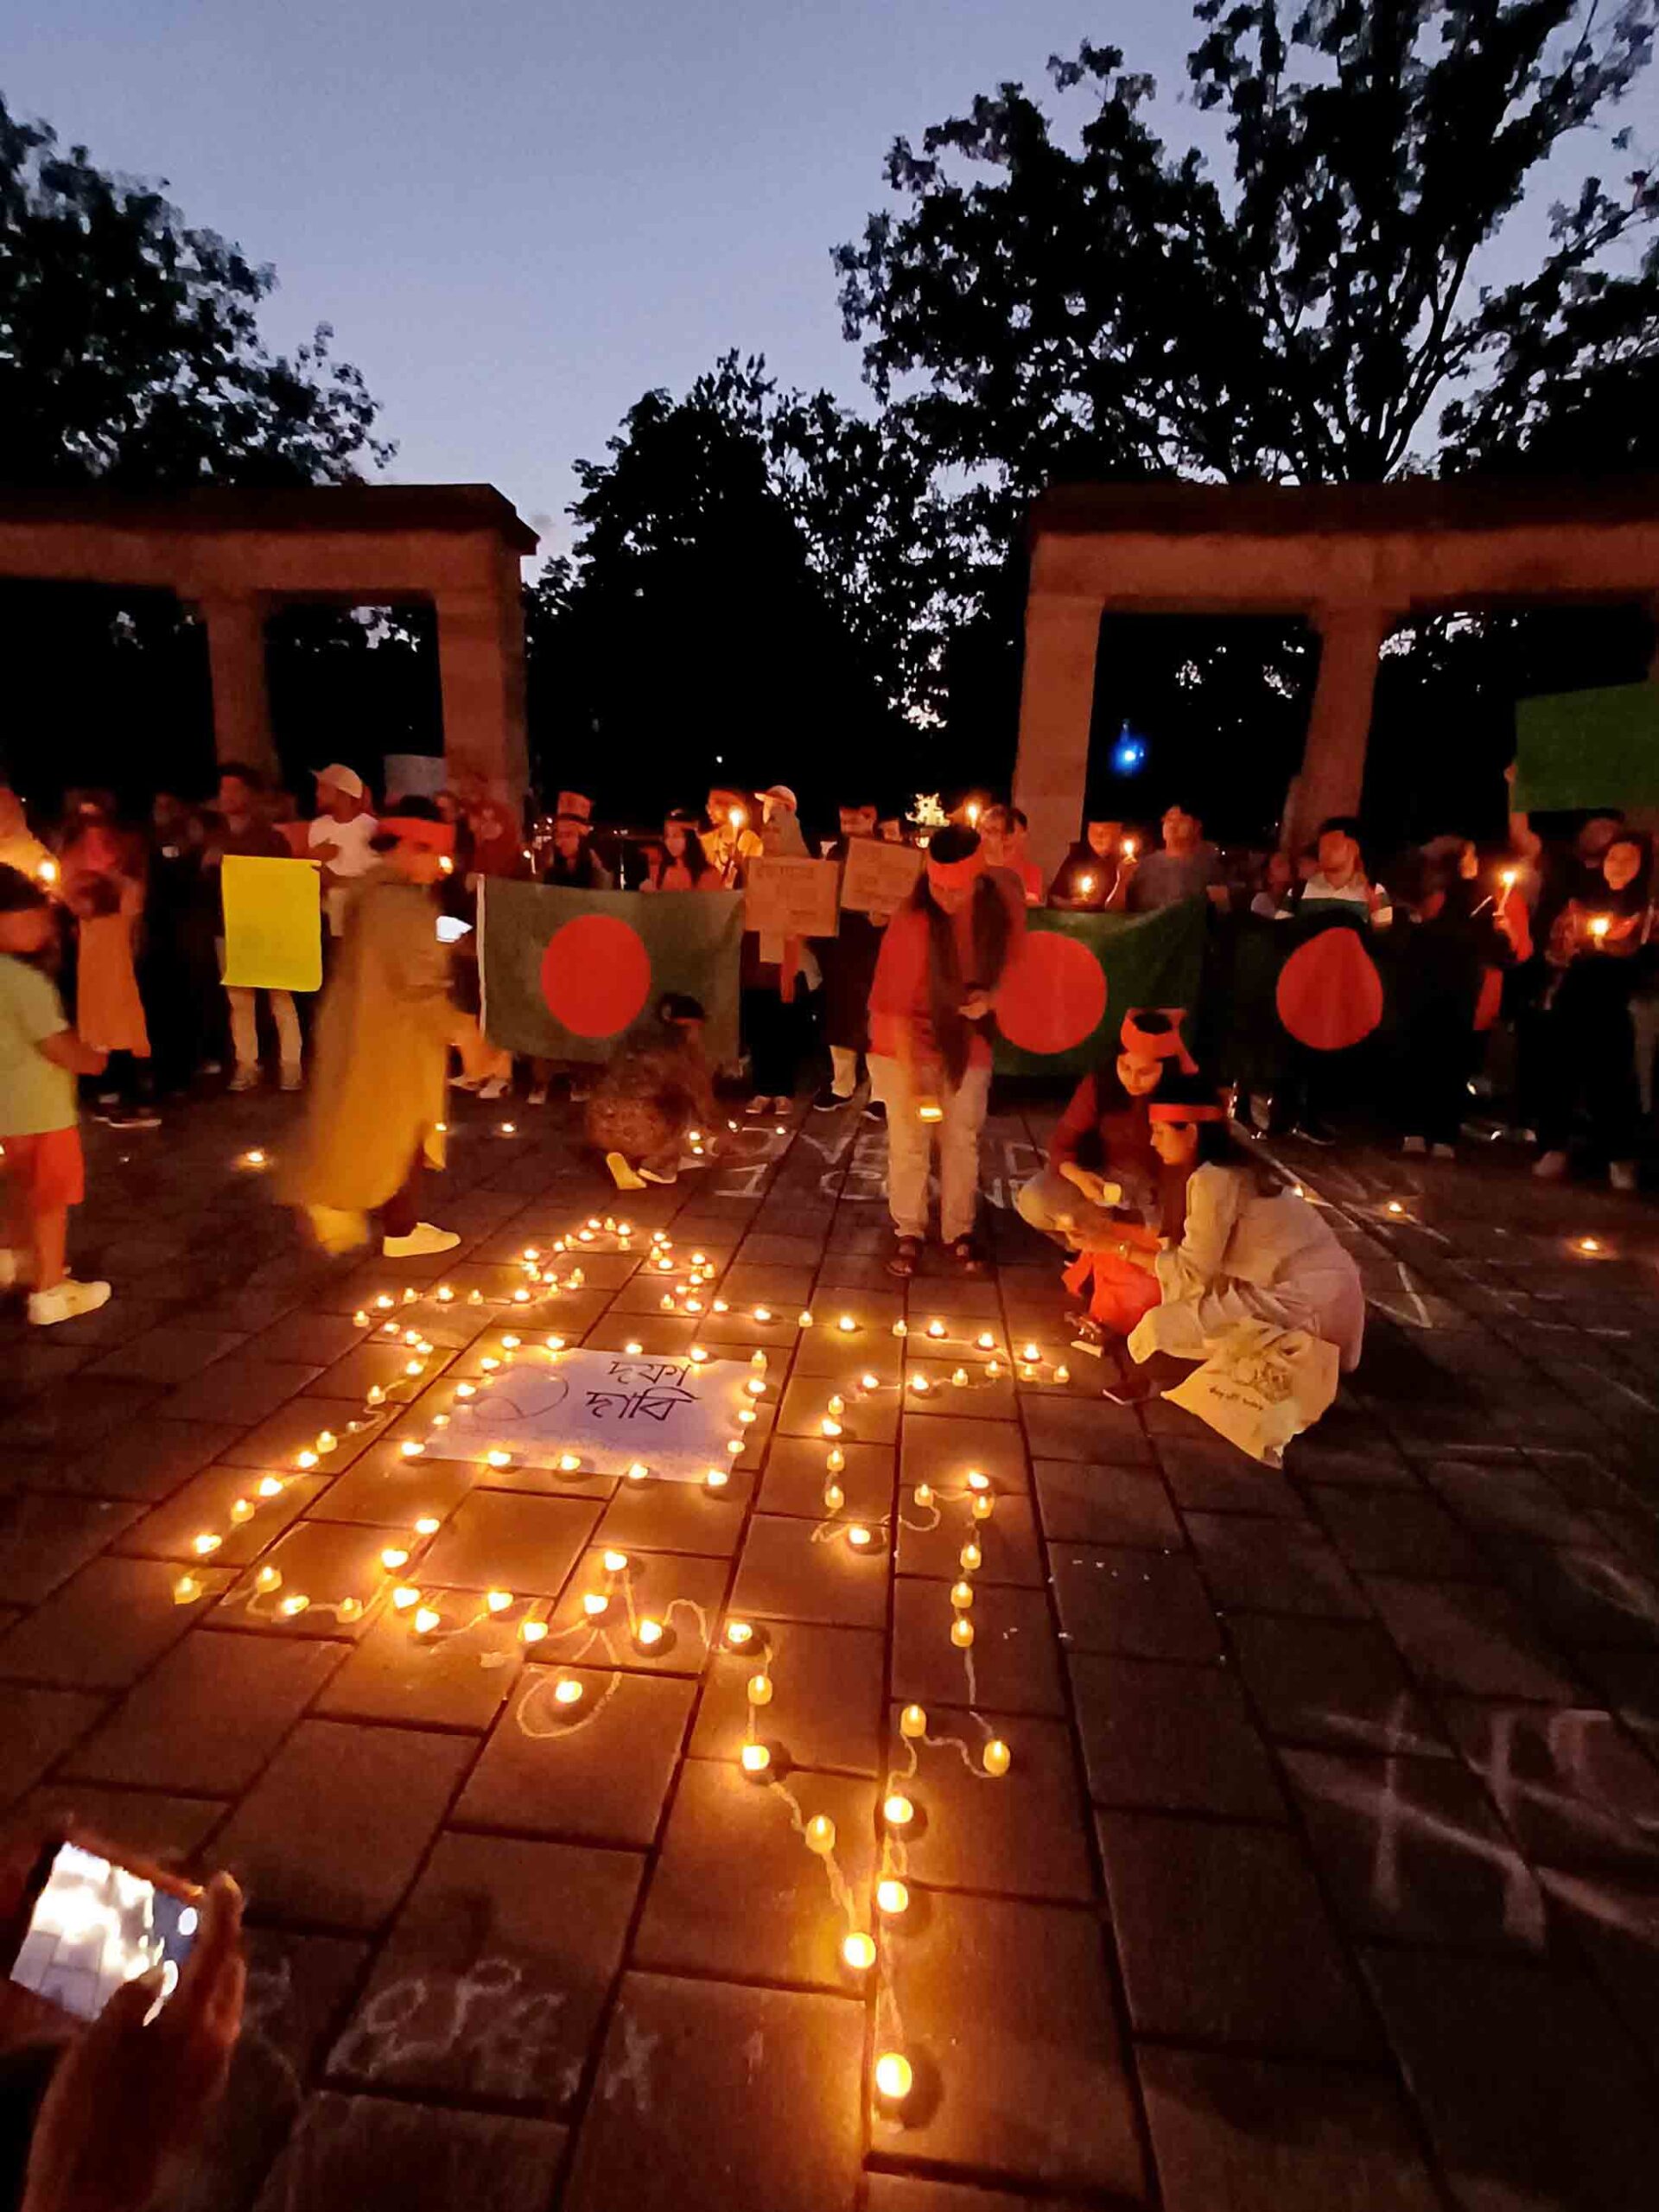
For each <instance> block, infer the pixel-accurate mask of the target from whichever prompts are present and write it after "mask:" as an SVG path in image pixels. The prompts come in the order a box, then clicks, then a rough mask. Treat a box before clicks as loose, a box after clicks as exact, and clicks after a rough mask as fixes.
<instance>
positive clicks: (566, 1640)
mask: <svg viewBox="0 0 1659 2212" xmlns="http://www.w3.org/2000/svg"><path fill="white" fill-rule="evenodd" d="M727 1573H728V1567H727V1564H726V1561H725V1560H715V1559H698V1558H695V1557H692V1556H690V1555H688V1554H683V1553H677V1552H639V1553H632V1552H631V1553H630V1554H628V1566H627V1567H626V1570H625V1572H623V1573H618V1574H613V1573H611V1571H610V1570H609V1569H608V1568H607V1567H606V1565H605V1560H604V1554H603V1553H602V1551H599V1550H594V1551H590V1552H587V1553H584V1554H583V1555H582V1559H581V1560H580V1561H579V1562H578V1565H577V1567H576V1571H575V1573H573V1574H572V1575H571V1577H570V1580H569V1583H568V1584H567V1585H566V1587H565V1592H564V1595H563V1598H562V1599H560V1600H559V1602H558V1604H557V1605H556V1606H554V1608H553V1610H552V1611H551V1612H550V1614H549V1616H548V1618H549V1620H550V1624H551V1629H552V1633H551V1635H550V1637H549V1638H548V1640H547V1642H546V1643H544V1644H543V1645H540V1646H538V1647H537V1653H536V1656H537V1658H538V1659H541V1660H544V1661H550V1662H551V1661H556V1660H559V1659H569V1660H571V1661H573V1662H576V1661H581V1660H582V1659H584V1658H586V1659H587V1660H588V1664H589V1665H591V1666H604V1665H614V1666H618V1667H626V1668H627V1669H631V1670H632V1671H633V1672H635V1673H640V1674H648V1675H696V1674H700V1673H701V1672H702V1666H703V1662H704V1660H705V1659H706V1658H707V1656H708V1652H709V1642H708V1639H709V1637H711V1636H712V1637H716V1638H717V1637H718V1636H719V1634H720V1620H721V1601H722V1599H724V1596H725V1592H726V1577H727ZM590 1594H591V1595H593V1596H594V1597H600V1596H603V1597H607V1598H608V1599H609V1600H610V1606H609V1610H608V1611H607V1612H606V1613H605V1614H604V1615H603V1616H602V1617H601V1618H594V1617H590V1616H589V1615H588V1612H587V1611H586V1608H585V1605H584V1603H583V1601H584V1599H586V1598H587V1597H588V1595H590ZM630 1600H631V1601H632V1615H631V1614H630V1611H629V1605H630ZM645 1617H650V1618H653V1619H655V1620H658V1621H660V1622H661V1623H662V1624H663V1626H664V1630H665V1633H664V1636H663V1637H662V1640H661V1642H660V1643H658V1644H657V1645H656V1646H655V1647H654V1648H651V1649H647V1648H646V1647H645V1645H643V1644H641V1643H639V1642H638V1640H637V1639H636V1638H635V1637H634V1636H633V1634H632V1623H633V1621H635V1620H637V1619H639V1618H645ZM594 1652H597V1654H598V1656H593V1654H594Z"/></svg>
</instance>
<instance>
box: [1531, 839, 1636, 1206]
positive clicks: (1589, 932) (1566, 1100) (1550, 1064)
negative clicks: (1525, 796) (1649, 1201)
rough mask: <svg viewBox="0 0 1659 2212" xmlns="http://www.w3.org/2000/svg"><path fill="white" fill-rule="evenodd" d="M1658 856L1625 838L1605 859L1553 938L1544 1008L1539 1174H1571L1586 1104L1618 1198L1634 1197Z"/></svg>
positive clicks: (1550, 1177) (1548, 1177)
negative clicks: (1636, 1012) (1640, 1045)
mask: <svg viewBox="0 0 1659 2212" xmlns="http://www.w3.org/2000/svg"><path fill="white" fill-rule="evenodd" d="M1651 874H1652V855H1651V853H1650V851H1649V847H1648V842H1647V840H1646V839H1645V838H1644V837H1640V836H1636V835H1635V834H1634V833H1633V832H1631V831H1630V830H1627V829H1621V830H1619V831H1618V834H1617V835H1616V836H1614V837H1613V839H1612V840H1611V842H1610V843H1609V844H1608V846H1607V848H1606V849H1605V852H1604V853H1603V854H1602V855H1601V861H1600V868H1599V880H1597V879H1592V880H1591V881H1590V882H1588V883H1586V884H1585V885H1583V886H1582V887H1580V893H1579V895H1577V896H1575V897H1573V898H1572V899H1568V901H1567V905H1566V906H1564V907H1563V908H1562V910H1561V912H1560V917H1559V918H1558V919H1557V921H1556V923H1555V926H1554V929H1553V931H1551V933H1550V939H1549V949H1548V953H1547V955H1546V958H1547V960H1548V964H1549V965H1550V967H1551V968H1553V969H1555V970H1556V977H1555V981H1554V985H1553V987H1552V989H1551V992H1550V995H1549V999H1548V1045H1549V1048H1550V1049H1549V1051H1548V1054H1547V1055H1546V1057H1545V1069H1546V1074H1547V1079H1546V1086H1545V1094H1544V1111H1543V1113H1542V1115H1541V1117H1540V1122H1539V1129H1538V1139H1539V1145H1540V1147H1541V1148H1540V1151H1539V1155H1538V1158H1537V1160H1535V1162H1534V1163H1533V1170H1532V1172H1533V1173H1534V1174H1535V1176H1537V1177H1538V1178H1539V1179H1540V1180H1541V1181H1542V1182H1547V1183H1550V1182H1558V1181H1559V1180H1560V1178H1561V1177H1562V1176H1563V1175H1565V1174H1566V1173H1567V1165H1568V1146H1569V1143H1570V1141H1571V1138H1572V1134H1573V1116H1574V1112H1575V1110H1576V1109H1577V1108H1578V1107H1579V1106H1580V1104H1582V1106H1583V1108H1584V1111H1585V1116H1586V1121H1587V1122H1588V1124H1589V1128H1590V1134H1591V1137H1592V1142H1593V1144H1594V1146H1595V1148H1596V1150H1597V1151H1598V1152H1599V1153H1600V1154H1601V1155H1602V1157H1603V1159H1604V1160H1605V1163H1606V1167H1607V1178H1608V1180H1609V1182H1611V1185H1612V1186H1613V1188H1614V1190H1616V1191H1634V1190H1635V1188H1636V1182H1637V1176H1636V1147H1637V1134H1638V1131H1639V1128H1640V1119H1641V1093H1640V1088H1639V1085H1638V1084H1637V1071H1636V1032H1635V1028H1634V1026H1633V1024H1632V1021H1631V1017H1630V1001H1631V998H1632V995H1633V994H1634V993H1635V992H1636V990H1637V988H1638V987H1639V986H1640V985H1642V984H1643V983H1644V982H1647V981H1648V980H1649V979H1650V977H1651V976H1652V974H1653V971H1654V966H1655V963H1656V959H1659V942H1656V926H1655V912H1654V908H1653V906H1652V904H1651V888H1650V877H1651Z"/></svg>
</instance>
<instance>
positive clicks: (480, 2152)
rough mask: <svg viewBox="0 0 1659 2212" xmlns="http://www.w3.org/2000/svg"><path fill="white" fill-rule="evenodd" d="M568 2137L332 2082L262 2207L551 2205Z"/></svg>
mask: <svg viewBox="0 0 1659 2212" xmlns="http://www.w3.org/2000/svg"><path fill="white" fill-rule="evenodd" d="M402 1264H408V1263H407V1262H404V1263H402ZM564 2142H565V2131H564V2129H563V2128H562V2127H556V2126H554V2125H553V2124H552V2123H551V2122H550V2121H549V2120H518V2119H509V2118H505V2117H503V2116H499V2115H495V2114H486V2113H467V2112H454V2111H450V2110H448V2109H442V2110H439V2109H436V2108H434V2107H428V2106H423V2105H417V2104H404V2103H397V2102H394V2101H392V2100H391V2098H389V2097H346V2096H338V2095H335V2094H333V2093H332V2092H326V2093H324V2094H321V2095H319V2096H315V2097H312V2098H311V2099H310V2100H309V2101H308V2103H307V2105H306V2107H305V2110H304V2113H302V2116H301V2120H300V2124H299V2126H297V2127H296V2130H295V2132H294V2134H293V2137H292V2139H290V2140H289V2144H288V2145H287V2147H286V2148H285V2149H284V2150H283V2154H282V2156H281V2158H279V2159H278V2160H277V2164H276V2165H275V2166H274V2167H273V2168H272V2170H271V2173H270V2179H269V2181H268V2182H267V2183H266V2184H265V2187H264V2190H263V2191H262V2192H261V2194H260V2196H259V2200H258V2204H257V2208H256V2212H360V2208H361V2207H362V2206H363V2205H364V2204H365V2203H371V2202H395V2203H396V2204H397V2205H398V2206H399V2207H400V2212H454V2207H455V2206H456V2205H458V2204H465V2205H466V2206H467V2207H468V2208H469V2212H545V2207H546V2206H547V2204H548V2202H549V2201H550V2197H551V2194H552V2189H553V2182H554V2177H555V2175H556V2172H557V2171H558V2165H559V2161H560V2158H562V2157H563V2152H564Z"/></svg>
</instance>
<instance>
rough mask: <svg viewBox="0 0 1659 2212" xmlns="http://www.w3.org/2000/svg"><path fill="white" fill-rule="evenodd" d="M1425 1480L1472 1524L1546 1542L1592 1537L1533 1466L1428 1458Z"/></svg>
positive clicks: (1590, 1528)
mask: <svg viewBox="0 0 1659 2212" xmlns="http://www.w3.org/2000/svg"><path fill="white" fill-rule="evenodd" d="M1423 1474H1424V1477H1425V1479H1426V1480H1427V1482H1428V1483H1429V1484H1430V1485H1431V1487H1432V1488H1433V1489H1434V1490H1436V1491H1439V1493H1440V1496H1441V1497H1443V1498H1444V1499H1445V1500H1446V1503H1447V1504H1448V1505H1449V1506H1450V1507H1451V1508H1452V1510H1453V1512H1454V1513H1456V1514H1457V1515H1458V1516H1459V1518H1460V1519H1461V1520H1463V1521H1465V1522H1467V1523H1468V1524H1469V1525H1470V1527H1471V1528H1474V1529H1495V1530H1498V1531H1501V1532H1507V1533H1510V1534H1512V1535H1520V1536H1537V1537H1541V1538H1542V1539H1543V1540H1544V1541H1549V1542H1557V1543H1572V1542H1573V1541H1575V1540H1577V1539H1580V1538H1585V1537H1590V1538H1593V1535H1594V1533H1595V1531H1594V1526H1593V1524H1592V1522H1590V1521H1589V1520H1588V1519H1586V1517H1585V1516H1584V1515H1582V1514H1580V1513H1579V1512H1577V1511H1575V1510H1574V1509H1573V1507H1572V1506H1571V1505H1569V1504H1568V1503H1567V1501H1566V1500H1565V1499H1564V1498H1563V1497H1562V1496H1561V1494H1560V1491H1558V1490H1556V1488H1555V1487H1554V1484H1552V1483H1550V1482H1549V1481H1548V1480H1547V1479H1546V1478H1545V1477H1544V1476H1542V1475H1541V1474H1540V1473H1539V1472H1538V1471H1537V1469H1536V1468H1535V1467H1529V1466H1526V1465H1505V1464H1500V1463H1495V1462H1492V1461H1483V1460H1479V1459H1436V1460H1431V1461H1430V1463H1429V1464H1428V1465H1427V1466H1426V1467H1425V1468H1424V1470H1423Z"/></svg>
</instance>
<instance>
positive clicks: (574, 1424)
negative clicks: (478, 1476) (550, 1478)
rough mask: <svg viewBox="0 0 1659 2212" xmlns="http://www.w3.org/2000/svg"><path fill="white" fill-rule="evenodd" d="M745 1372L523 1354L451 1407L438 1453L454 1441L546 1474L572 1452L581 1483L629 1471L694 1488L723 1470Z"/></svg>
mask: <svg viewBox="0 0 1659 2212" xmlns="http://www.w3.org/2000/svg"><path fill="white" fill-rule="evenodd" d="M755 1373H756V1370H755V1369H753V1367H751V1366H750V1365H749V1364H748V1363H747V1361H738V1360H733V1359H710V1360H709V1361H707V1362H705V1363H702V1364H701V1365H697V1364H694V1363H692V1361H690V1359H688V1358H686V1357H684V1355H683V1354H682V1353H675V1354H672V1355H664V1356H662V1357H658V1356H657V1355H655V1354H652V1353H649V1352H647V1353H644V1354H638V1355H632V1356H630V1355H629V1354H628V1353H626V1352H620V1351H562V1352H548V1351H532V1350H531V1348H530V1347H528V1346H526V1347H525V1349H524V1351H521V1352H520V1353H518V1356H517V1357H516V1358H515V1359H514V1361H513V1363H512V1365H511V1366H510V1367H506V1368H504V1369H502V1370H500V1372H499V1373H498V1374H497V1375H496V1376H495V1378H494V1380H493V1382H492V1383H490V1384H489V1385H488V1386H487V1387H486V1388H480V1390H479V1392H478V1395H477V1396H476V1397H475V1398H473V1399H471V1400H470V1401H466V1402H465V1403H467V1404H469V1405H470V1408H471V1410H470V1411H467V1412H463V1411H462V1410H461V1404H462V1403H463V1402H460V1401H458V1402H456V1403H455V1404H454V1406H452V1407H451V1408H450V1419H451V1421H452V1424H453V1426H452V1427H450V1428H449V1430H448V1432H447V1438H448V1440H447V1441H446V1444H445V1446H444V1449H445V1451H446V1452H450V1451H453V1450H454V1444H455V1442H458V1441H460V1440H463V1439H464V1440H465V1452H466V1456H467V1458H469V1459H471V1458H480V1459H481V1458H482V1457H483V1455H484V1454H485V1453H486V1452H492V1451H497V1450H499V1451H502V1452H512V1456H513V1459H514V1460H515V1462H516V1463H517V1464H518V1465H520V1466H528V1467H556V1466H557V1465H558V1464H559V1460H560V1459H561V1457H562V1456H563V1454H564V1453H566V1452H577V1453H579V1454H580V1455H581V1459H582V1473H583V1474H588V1475H593V1474H600V1475H620V1474H626V1471H627V1470H628V1469H629V1468H630V1467H631V1466H632V1465H635V1464H636V1463H638V1464H639V1465H643V1466H645V1467H648V1468H649V1469H650V1471H651V1472H652V1475H653V1476H654V1477H657V1478H659V1479H663V1480H666V1481H668V1482H675V1483H700V1482H702V1479H703V1478H704V1476H705V1475H706V1474H707V1473H708V1471H709V1468H710V1467H720V1468H729V1467H730V1465H731V1464H732V1454H731V1453H730V1452H728V1450H727V1448H726V1447H727V1446H728V1443H729V1442H730V1441H731V1440H732V1439H733V1438H734V1436H738V1435H741V1433H742V1431H741V1427H740V1425H739V1422H738V1418H737V1416H738V1414H739V1413H740V1412H741V1409H742V1408H744V1407H745V1406H750V1405H753V1404H754V1402H755V1401H754V1400H753V1398H752V1397H751V1396H750V1395H749V1391H748V1385H749V1383H750V1382H751V1381H752V1380H753V1376H754V1375H755Z"/></svg>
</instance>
